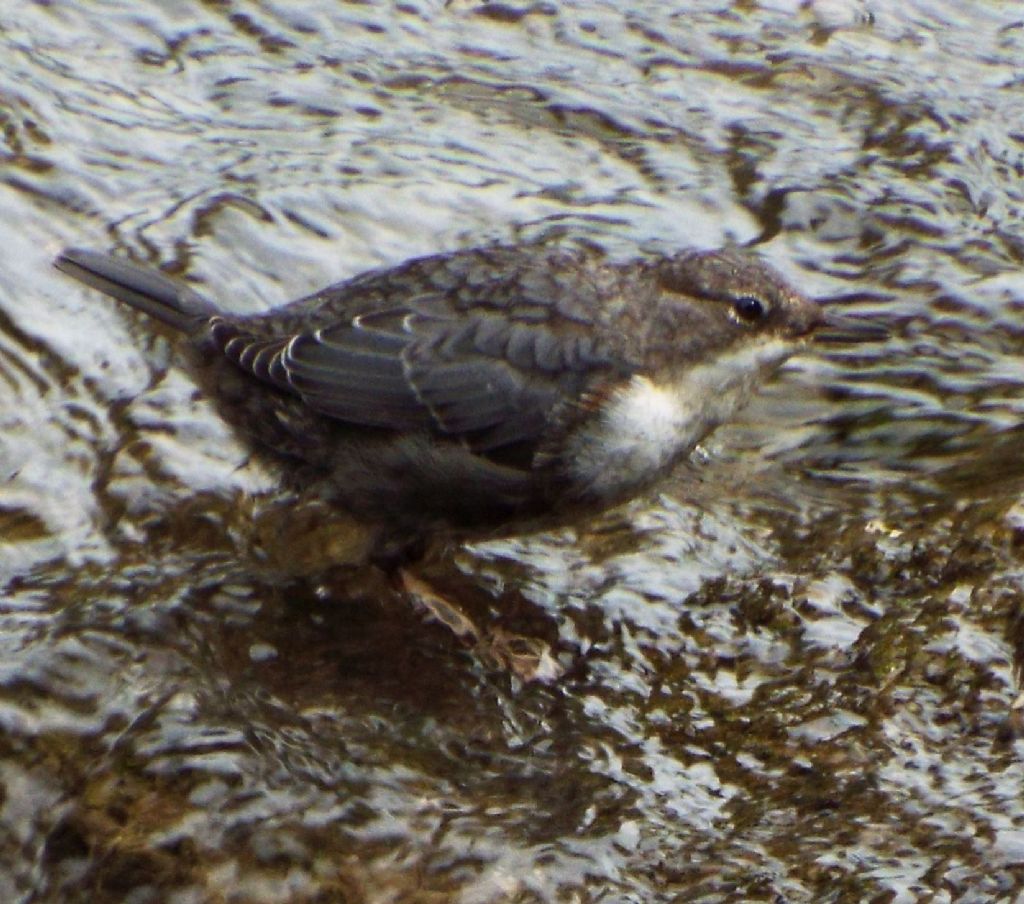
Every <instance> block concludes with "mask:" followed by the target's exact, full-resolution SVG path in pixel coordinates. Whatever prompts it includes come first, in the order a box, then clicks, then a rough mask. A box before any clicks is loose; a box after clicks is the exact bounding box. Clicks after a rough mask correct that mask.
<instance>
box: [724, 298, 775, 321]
mask: <svg viewBox="0 0 1024 904" xmlns="http://www.w3.org/2000/svg"><path fill="white" fill-rule="evenodd" d="M732 309H733V310H734V311H735V312H736V316H737V317H739V319H740V320H742V321H744V322H746V323H755V322H756V321H758V320H760V319H761V318H762V317H764V315H765V313H767V308H766V307H765V303H764V302H763V301H761V299H760V298H754V296H753V295H743V296H741V297H740V298H737V299H736V301H735V302H733V308H732Z"/></svg>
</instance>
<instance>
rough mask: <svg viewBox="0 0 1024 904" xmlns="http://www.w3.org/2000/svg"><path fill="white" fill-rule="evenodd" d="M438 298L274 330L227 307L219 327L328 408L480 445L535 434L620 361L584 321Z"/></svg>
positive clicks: (274, 374)
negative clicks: (462, 307)
mask: <svg viewBox="0 0 1024 904" xmlns="http://www.w3.org/2000/svg"><path fill="white" fill-rule="evenodd" d="M436 301H437V300H436V299H433V300H432V299H429V298H420V299H415V300H413V301H412V302H409V303H405V304H403V305H402V306H401V307H396V308H392V309H390V310H385V311H375V312H369V313H364V314H361V315H357V316H354V317H350V318H345V319H340V320H338V321H336V322H334V323H331V324H329V325H326V326H322V327H320V328H319V329H313V330H301V331H298V332H294V333H290V334H289V335H286V336H273V337H269V338H259V337H257V336H254V335H251V334H247V333H246V331H245V330H244V322H236V323H232V322H231V321H229V320H227V319H224V318H222V319H220V321H219V322H218V323H215V324H214V326H213V330H212V333H213V336H214V338H215V340H216V341H217V342H218V344H219V345H220V346H221V348H222V349H223V350H224V353H225V354H226V355H227V356H228V357H229V358H231V359H232V360H233V361H235V362H236V363H237V364H238V365H239V366H240V367H242V368H244V369H245V370H248V371H249V372H250V373H252V374H253V375H254V376H256V377H258V378H260V379H262V380H265V381H267V382H270V383H273V384H274V385H277V386H279V387H281V388H283V389H287V390H290V391H292V392H295V393H297V394H298V395H299V396H301V397H302V399H303V400H304V401H305V402H306V403H307V404H308V405H309V406H310V407H312V408H313V409H315V410H316V411H319V412H321V413H322V414H325V415H328V416H329V417H333V418H337V419H338V420H341V421H346V422H348V423H352V424H360V425H364V426H370V427H384V428H390V429H395V430H410V429H423V428H426V429H431V430H434V431H437V432H439V433H441V434H445V435H450V436H453V437H460V438H463V439H465V440H466V441H467V442H468V444H469V445H470V446H472V447H473V448H475V449H478V450H479V451H491V450H494V449H498V448H501V447H503V446H507V445H510V444H513V443H518V442H522V441H530V440H534V439H537V438H538V437H539V436H540V434H541V433H542V431H543V430H544V427H545V426H546V424H547V423H548V419H549V417H550V415H551V413H552V411H553V410H554V409H555V407H556V406H557V405H558V404H559V403H560V402H561V401H563V400H564V399H565V398H566V397H569V398H573V397H575V396H576V395H578V394H580V393H582V392H583V391H584V389H585V384H586V383H587V378H588V376H590V375H592V374H593V373H594V372H595V371H599V370H607V369H608V368H609V367H612V366H613V365H614V362H613V360H612V358H611V356H610V355H609V354H608V352H607V350H606V349H604V348H603V347H602V346H601V344H600V343H597V342H595V341H594V339H593V338H592V337H591V336H589V335H588V334H587V331H586V329H585V328H584V327H583V326H582V325H581V324H579V323H572V324H565V323H561V324H559V326H558V327H556V326H555V325H553V324H552V322H551V321H550V320H539V319H532V320H528V321H517V320H515V319H513V318H512V317H510V316H509V315H508V312H507V311H503V310H495V309H483V310H480V311H476V312H473V313H467V312H465V311H462V312H458V313H456V312H453V311H452V309H451V308H450V306H448V305H446V304H443V303H440V304H439V303H434V302H436Z"/></svg>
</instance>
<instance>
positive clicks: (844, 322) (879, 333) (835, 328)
mask: <svg viewBox="0 0 1024 904" xmlns="http://www.w3.org/2000/svg"><path fill="white" fill-rule="evenodd" d="M823 314H824V316H823V317H822V319H821V322H820V323H819V324H818V325H817V326H816V327H815V329H814V333H813V334H812V338H813V339H814V341H815V342H828V343H846V342H884V341H885V340H886V339H888V338H889V330H888V329H887V328H886V327H884V326H882V325H881V324H880V323H877V322H872V321H870V320H861V319H860V318H858V317H849V316H847V315H844V314H836V313H834V312H832V311H824V312H823Z"/></svg>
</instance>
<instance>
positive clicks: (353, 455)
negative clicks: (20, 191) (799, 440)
mask: <svg viewBox="0 0 1024 904" xmlns="http://www.w3.org/2000/svg"><path fill="white" fill-rule="evenodd" d="M56 265H57V267H59V268H60V269H61V270H63V271H64V272H65V273H68V274H70V275H71V276H73V277H75V278H77V279H79V280H81V281H82V282H84V283H87V284H88V285H90V286H93V287H95V288H97V289H99V290H100V291H102V292H105V293H106V294H108V295H111V296H113V297H114V298H116V299H118V300H120V301H123V302H126V303H127V304H129V305H131V306H132V307H135V308H138V309H139V310H142V311H144V312H146V313H147V314H149V315H150V316H152V317H155V318H156V319H158V320H160V321H162V322H163V323H165V324H167V325H168V326H170V327H172V328H173V329H175V330H177V331H179V332H181V333H183V334H184V336H185V337H186V339H187V341H188V342H189V343H191V345H192V346H193V347H194V348H195V349H196V350H197V351H198V353H199V359H200V367H199V369H198V372H199V377H200V385H201V386H203V387H204V388H205V391H206V392H207V394H208V395H209V396H210V397H211V398H212V399H213V400H214V401H215V402H216V404H217V406H218V409H219V411H220V413H221V414H222V416H223V417H224V418H226V419H227V420H228V421H229V422H230V423H231V424H232V425H233V426H234V428H235V429H236V430H237V431H238V432H239V433H241V434H242V435H243V436H245V437H248V438H249V439H251V440H253V441H254V442H255V443H256V445H258V446H259V447H262V448H264V449H266V450H269V451H270V452H271V453H273V454H274V455H276V456H277V457H278V459H279V460H281V461H282V463H284V464H285V465H290V466H291V467H290V468H286V471H288V472H289V473H290V474H291V475H292V477H293V478H294V480H295V481H297V482H298V483H299V484H300V485H305V486H314V485H315V486H316V487H317V493H318V494H321V495H322V497H323V498H324V499H325V500H326V501H328V502H330V503H332V504H335V505H337V506H340V507H342V508H344V509H346V510H348V511H349V512H350V513H351V514H353V515H355V516H356V517H357V518H359V519H362V520H364V521H366V522H368V523H376V524H383V525H385V529H386V531H387V533H388V534H389V535H390V536H391V537H398V538H401V542H400V544H399V545H402V544H405V543H408V544H414V543H415V542H416V541H417V540H422V538H424V537H426V536H429V535H430V534H431V533H432V532H435V531H443V532H449V533H453V534H454V535H455V536H459V537H472V536H483V535H495V534H502V533H505V534H509V533H516V532H521V531H523V530H524V529H532V527H534V526H545V525H550V524H554V523H558V522H563V523H564V522H566V521H568V520H570V519H572V518H573V517H576V516H577V515H578V513H581V512H589V511H598V510H601V509H605V508H608V507H610V506H613V505H616V504H618V503H620V502H623V501H624V500H626V499H629V498H630V497H633V496H635V495H637V494H638V493H641V492H642V491H644V490H645V489H647V488H649V487H650V486H652V485H653V484H654V483H655V482H656V481H657V480H658V479H660V478H661V477H663V476H664V475H665V474H666V473H667V472H668V471H670V470H671V469H672V467H673V466H674V465H675V464H676V463H678V462H679V460H680V459H681V458H683V457H684V456H685V455H686V454H687V453H689V452H690V451H691V450H692V449H693V447H694V446H695V445H696V444H697V443H698V442H699V441H700V440H701V439H702V438H704V437H705V436H707V435H708V434H709V433H710V432H711V431H712V430H713V429H714V428H715V427H716V426H717V425H719V424H721V423H722V422H724V421H726V420H727V419H728V418H730V417H731V416H732V415H733V414H734V413H735V412H736V410H737V409H738V408H739V407H740V406H741V405H742V404H743V402H744V400H745V399H747V398H748V397H749V395H750V394H751V393H752V392H753V391H755V390H756V389H757V388H758V386H760V385H761V384H762V383H763V382H764V381H765V380H767V379H768V377H769V376H770V375H771V374H772V372H774V371H775V370H776V369H777V368H778V367H779V366H780V365H781V364H782V363H783V362H784V361H785V360H786V359H787V358H788V357H790V356H791V355H792V354H793V353H794V352H796V351H797V350H798V349H799V348H800V347H801V346H802V345H803V344H804V343H805V341H806V340H807V339H808V338H809V337H810V336H811V335H812V334H814V333H815V332H816V331H819V332H820V331H821V329H820V328H822V327H824V326H826V325H827V322H828V319H829V318H826V315H825V313H824V311H823V309H822V308H821V307H820V306H819V305H818V304H816V303H814V302H812V301H810V300H808V299H807V298H805V297H804V296H803V295H801V294H800V293H799V292H798V291H797V290H796V289H794V288H793V287H792V286H790V285H789V284H788V283H787V281H786V280H785V279H784V278H783V277H782V276H781V275H780V274H779V273H778V272H776V271H775V270H774V269H772V268H771V267H770V266H769V265H768V264H766V263H765V262H763V261H762V260H761V259H760V258H758V257H757V256H755V255H754V254H752V253H749V252H745V251H741V250H736V249H728V250H718V251H693V250H683V251H680V252H678V253H675V254H670V255H661V256H648V257H642V258H637V259H634V260H630V261H627V262H610V261H608V260H607V259H606V258H604V257H603V256H602V255H601V254H599V253H597V252H595V251H593V250H583V249H566V248H555V249H550V248H549V249H544V248H540V247H538V246H525V245H507V246H488V247H481V248H474V249H470V250H463V251H455V252H452V253H447V254H438V255H434V256H430V257H423V258H419V259H415V260H410V261H408V262H406V263H403V264H401V265H399V266H396V267H392V268H389V269H381V270H374V271H371V272H368V273H364V274H363V275H361V276H357V277H355V278H353V279H350V280H347V281H345V282H341V283H338V284H336V285H332V286H330V287H328V288H326V289H323V290H322V291H319V292H317V293H315V294H313V295H310V296H308V297H306V298H302V299H299V300H298V301H294V302H292V303H291V304H288V305H285V306H283V307H281V308H278V309H276V310H272V311H270V312H268V313H264V314H257V315H240V314H232V313H231V312H230V311H229V310H226V309H223V308H221V307H219V306H215V305H213V304H212V303H210V302H209V301H207V300H205V299H204V298H202V297H201V296H199V295H198V294H196V293H195V292H194V291H192V290H191V289H189V288H187V287H186V286H184V285H182V284H181V283H179V282H177V281H175V280H173V279H171V278H169V277H167V276H166V275H164V274H163V273H161V272H159V271H156V270H153V269H149V268H145V267H142V266H139V265H137V264H134V263H131V262H130V261H128V260H125V259H123V258H120V257H113V256H111V255H107V254H102V253H97V252H94V251H85V250H78V249H70V250H67V251H65V252H63V254H61V255H60V256H59V257H58V259H57V261H56ZM834 325H835V324H833V326H834ZM826 332H829V331H828V330H826ZM831 332H833V333H834V332H835V330H834V329H833V330H831ZM846 332H847V333H848V332H849V331H848V329H847V330H846ZM853 338H857V337H856V336H853Z"/></svg>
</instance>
